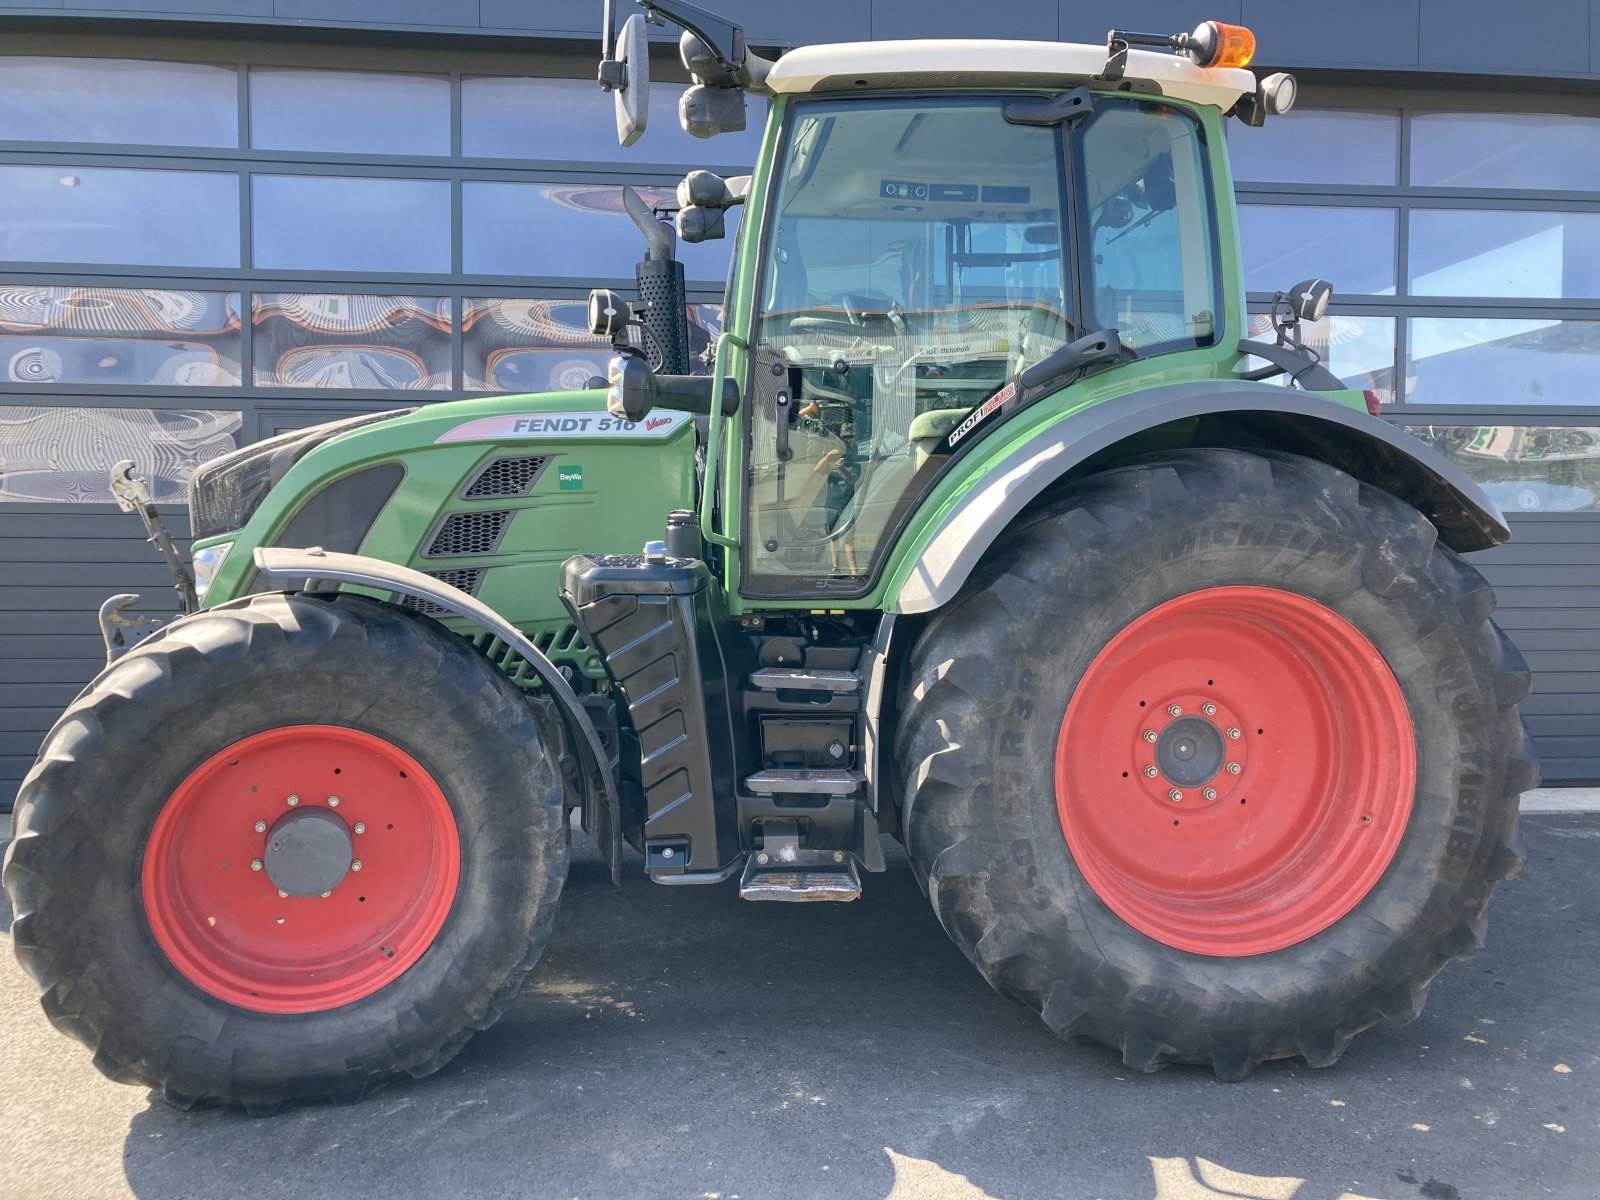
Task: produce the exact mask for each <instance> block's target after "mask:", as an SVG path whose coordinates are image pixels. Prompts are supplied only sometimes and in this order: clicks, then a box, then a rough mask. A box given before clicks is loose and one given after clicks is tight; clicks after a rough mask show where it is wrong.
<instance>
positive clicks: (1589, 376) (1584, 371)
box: [1406, 317, 1600, 406]
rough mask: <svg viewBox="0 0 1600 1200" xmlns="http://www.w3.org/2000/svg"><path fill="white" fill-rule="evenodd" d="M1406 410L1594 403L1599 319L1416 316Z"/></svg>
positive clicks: (1599, 387)
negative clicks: (1415, 407)
mask: <svg viewBox="0 0 1600 1200" xmlns="http://www.w3.org/2000/svg"><path fill="white" fill-rule="evenodd" d="M1410 342H1411V353H1410V361H1409V364H1408V366H1407V369H1406V402H1407V403H1409V404H1449V405H1463V404H1466V405H1473V404H1491V405H1497V406H1499V405H1511V404H1537V405H1551V404H1594V403H1595V398H1596V397H1597V396H1600V321H1555V320H1540V319H1537V318H1530V319H1522V318H1503V319H1502V318H1477V317H1472V318H1466V317H1417V318H1415V319H1413V320H1412V321H1411V323H1410Z"/></svg>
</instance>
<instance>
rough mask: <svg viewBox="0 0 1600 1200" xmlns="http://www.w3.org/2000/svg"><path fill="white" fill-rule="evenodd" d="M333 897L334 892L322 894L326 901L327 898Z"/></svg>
mask: <svg viewBox="0 0 1600 1200" xmlns="http://www.w3.org/2000/svg"><path fill="white" fill-rule="evenodd" d="M331 895H333V893H332V892H323V893H322V898H323V899H324V900H326V899H327V898H328V897H329V896H331Z"/></svg>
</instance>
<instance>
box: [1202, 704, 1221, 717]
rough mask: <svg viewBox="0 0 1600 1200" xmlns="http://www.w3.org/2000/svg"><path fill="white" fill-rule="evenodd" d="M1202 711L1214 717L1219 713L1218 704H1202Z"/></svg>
mask: <svg viewBox="0 0 1600 1200" xmlns="http://www.w3.org/2000/svg"><path fill="white" fill-rule="evenodd" d="M1200 711H1201V712H1203V713H1205V715H1206V716H1208V717H1214V716H1216V715H1217V706H1216V705H1215V704H1202V705H1201V706H1200Z"/></svg>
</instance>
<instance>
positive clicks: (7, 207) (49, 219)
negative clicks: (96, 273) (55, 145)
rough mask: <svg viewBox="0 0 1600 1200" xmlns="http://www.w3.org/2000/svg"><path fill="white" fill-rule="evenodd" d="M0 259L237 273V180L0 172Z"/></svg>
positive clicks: (108, 170) (73, 170)
mask: <svg viewBox="0 0 1600 1200" xmlns="http://www.w3.org/2000/svg"><path fill="white" fill-rule="evenodd" d="M0 195H3V196H4V197H5V203H4V204H0V259H5V260H7V261H10V262H63V263H107V264H118V265H121V264H127V265H133V266H152V267H158V266H170V267H237V266H238V265H239V177H238V176H237V175H225V174H220V173H215V172H202V171H146V170H127V169H124V168H120V167H60V166H57V167H14V166H0Z"/></svg>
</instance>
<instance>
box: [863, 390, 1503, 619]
mask: <svg viewBox="0 0 1600 1200" xmlns="http://www.w3.org/2000/svg"><path fill="white" fill-rule="evenodd" d="M1184 424H1188V425H1189V427H1190V428H1191V429H1192V430H1193V440H1192V441H1191V443H1190V444H1192V445H1195V446H1229V447H1235V448H1238V449H1275V450H1283V451H1287V452H1290V453H1294V454H1302V455H1304V456H1306V457H1307V458H1315V459H1319V460H1321V461H1323V462H1326V463H1328V464H1329V465H1331V466H1335V467H1338V468H1339V469H1340V470H1342V471H1345V472H1346V473H1348V474H1350V475H1354V476H1355V477H1356V478H1357V479H1359V480H1361V481H1362V482H1364V483H1368V484H1371V485H1372V486H1374V487H1378V488H1382V489H1383V490H1384V491H1386V492H1389V493H1391V494H1392V495H1395V496H1398V497H1399V498H1400V499H1402V500H1404V501H1406V502H1407V503H1408V504H1411V505H1413V506H1414V507H1416V508H1417V509H1418V510H1419V511H1420V512H1421V513H1422V514H1423V515H1424V516H1426V517H1427V518H1428V519H1429V520H1430V521H1432V522H1433V523H1434V525H1435V526H1437V527H1438V530H1439V537H1440V540H1441V541H1443V542H1444V544H1445V545H1447V546H1449V547H1450V548H1451V549H1452V550H1456V551H1461V552H1466V551H1470V550H1487V549H1488V548H1489V547H1491V546H1497V545H1499V544H1500V543H1501V542H1504V541H1506V540H1507V539H1508V538H1510V536H1511V530H1510V529H1509V528H1507V526H1506V521H1505V517H1504V516H1503V515H1502V514H1501V512H1500V509H1499V508H1498V507H1497V506H1496V505H1495V503H1494V501H1493V500H1491V499H1490V498H1489V495H1488V493H1487V492H1485V491H1484V490H1483V489H1482V488H1481V487H1479V486H1478V484H1476V483H1475V482H1473V481H1472V480H1471V479H1470V478H1468V476H1467V475H1466V473H1465V472H1464V471H1462V470H1461V469H1460V468H1459V467H1457V466H1456V465H1455V464H1453V463H1451V462H1449V461H1448V460H1447V459H1445V458H1444V457H1443V456H1442V455H1440V454H1439V453H1438V452H1437V451H1435V450H1434V449H1433V448H1432V447H1430V446H1427V445H1425V444H1424V443H1423V442H1421V441H1419V440H1418V439H1417V438H1414V437H1412V436H1411V435H1410V434H1409V433H1407V432H1405V430H1403V429H1399V428H1397V427H1396V426H1394V425H1391V424H1390V423H1389V422H1387V421H1385V420H1382V419H1380V418H1378V417H1374V416H1371V415H1370V414H1368V413H1366V412H1362V411H1359V410H1357V409H1354V408H1349V407H1347V406H1345V405H1343V404H1339V403H1337V402H1335V401H1333V400H1329V399H1326V398H1325V397H1322V396H1319V395H1317V394H1315V393H1311V392H1302V391H1291V390H1289V389H1287V388H1282V387H1278V386H1275V385H1271V384H1264V383H1235V382H1231V381H1218V382H1204V383H1180V384H1172V385H1170V386H1167V387H1159V388H1151V389H1149V390H1146V391H1142V392H1134V393H1130V394H1128V395H1125V396H1119V397H1116V398H1115V399H1111V400H1107V401H1105V402H1103V403H1101V404H1097V405H1095V406H1094V407H1092V408H1089V409H1086V410H1085V411H1083V412H1081V413H1078V414H1076V415H1074V416H1072V417H1069V418H1068V419H1066V420H1064V421H1061V422H1059V423H1057V424H1055V425H1052V426H1050V427H1049V428H1047V429H1044V430H1041V431H1040V432H1039V433H1037V434H1036V435H1034V436H1033V437H1032V438H1030V439H1029V440H1028V441H1026V442H1024V443H1023V444H1021V445H1020V446H1018V447H1017V448H1016V449H1015V450H1013V451H1012V452H1011V453H1010V454H1008V455H1007V456H1006V457H1005V458H1004V459H1002V460H1001V461H1000V462H999V463H997V464H996V465H995V467H994V469H993V470H992V471H990V472H989V474H988V476H987V477H986V478H985V479H984V481H983V482H982V483H981V484H979V485H978V486H976V487H974V488H973V489H972V490H971V491H969V492H968V493H967V494H966V495H965V496H963V497H962V498H961V500H960V501H958V502H957V503H956V505H955V506H954V507H953V508H952V509H951V510H950V512H949V513H947V514H946V515H945V517H944V519H943V520H942V521H941V522H940V523H939V525H938V526H937V527H936V528H935V529H934V530H933V532H932V534H931V535H930V536H929V537H928V539H927V541H926V542H925V543H924V545H923V549H922V553H921V554H920V555H919V556H918V557H917V558H916V559H915V560H913V562H912V563H911V566H910V568H909V570H903V571H902V573H901V579H900V582H899V587H898V592H895V591H891V595H894V596H895V597H896V598H895V601H894V605H893V609H892V611H894V612H899V613H919V612H931V611H932V610H934V609H936V608H939V607H941V606H943V605H944V604H947V603H948V602H949V601H950V600H952V599H954V598H955V595H956V593H957V592H959V591H960V590H961V585H962V584H963V583H965V582H966V579H967V576H968V575H969V574H971V572H972V569H973V567H975V566H976V565H977V563H978V561H979V559H981V558H982V557H983V556H984V554H985V553H986V552H987V551H988V549H989V547H990V546H991V545H993V543H994V541H995V539H996V538H998V537H999V536H1000V534H1001V533H1002V532H1003V531H1004V530H1005V528H1006V527H1007V526H1008V525H1010V524H1011V522H1012V521H1013V520H1014V519H1015V518H1016V517H1017V516H1018V515H1019V514H1020V513H1021V512H1022V511H1023V510H1024V509H1025V508H1026V507H1027V506H1028V505H1029V504H1031V503H1032V502H1033V501H1034V500H1036V499H1037V498H1038V497H1039V496H1040V495H1041V494H1042V493H1043V492H1044V491H1045V490H1046V489H1048V488H1049V487H1050V486H1051V485H1053V484H1055V483H1056V482H1057V481H1059V480H1061V479H1063V478H1065V477H1066V476H1068V475H1069V474H1070V473H1072V472H1073V471H1074V470H1075V469H1076V468H1079V467H1081V466H1083V465H1084V464H1085V463H1087V462H1088V460H1090V459H1091V458H1094V457H1095V456H1096V455H1100V454H1102V452H1104V451H1110V450H1112V449H1113V448H1114V447H1115V446H1116V445H1117V444H1118V443H1119V442H1122V441H1125V440H1127V439H1130V438H1133V437H1135V436H1136V435H1140V434H1148V433H1150V432H1151V431H1152V430H1156V429H1159V428H1160V427H1162V426H1182V425H1184ZM1102 461H1103V462H1106V463H1107V465H1109V461H1111V460H1102Z"/></svg>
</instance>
